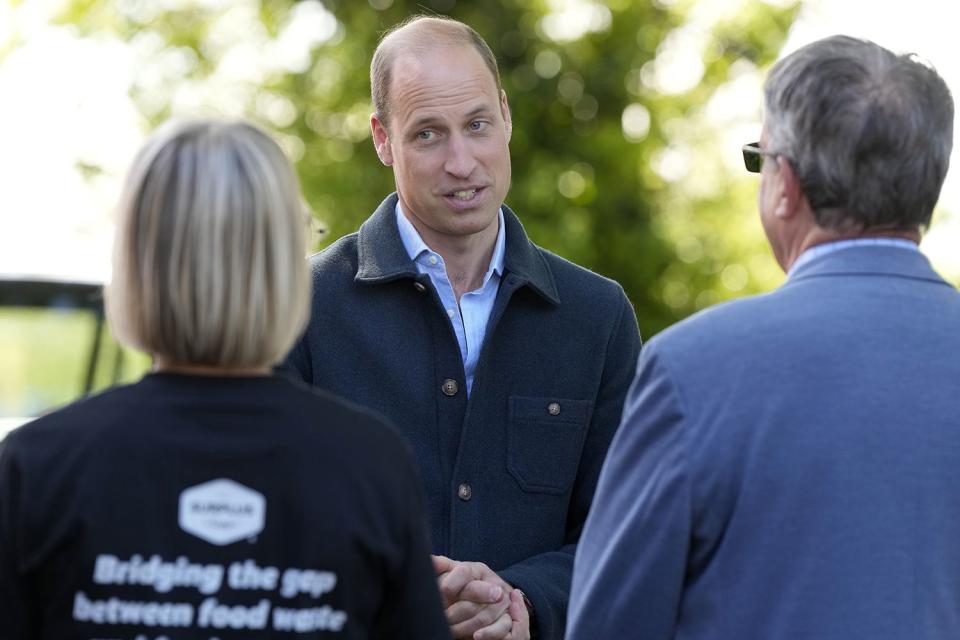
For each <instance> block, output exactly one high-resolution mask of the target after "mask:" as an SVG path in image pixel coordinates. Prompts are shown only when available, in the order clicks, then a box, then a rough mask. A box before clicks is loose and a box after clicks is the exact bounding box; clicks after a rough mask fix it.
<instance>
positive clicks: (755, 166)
mask: <svg viewBox="0 0 960 640" xmlns="http://www.w3.org/2000/svg"><path fill="white" fill-rule="evenodd" d="M779 155H783V154H780V153H777V152H776V151H765V150H763V149H761V148H760V143H759V142H751V143H750V144H745V145H743V166H745V167H746V168H747V171H749V172H750V173H760V169H762V168H763V156H770V157H771V158H775V157H777V156H779Z"/></svg>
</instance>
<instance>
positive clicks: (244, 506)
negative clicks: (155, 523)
mask: <svg viewBox="0 0 960 640" xmlns="http://www.w3.org/2000/svg"><path fill="white" fill-rule="evenodd" d="M266 513H267V499H266V498H265V497H264V496H263V494H262V493H260V492H259V491H254V490H253V489H251V488H250V487H245V486H243V485H242V484H240V483H239V482H234V481H233V480H229V479H227V478H218V479H216V480H210V481H209V482H204V483H202V484H198V485H196V486H193V487H189V488H188V489H185V490H184V491H183V493H181V494H180V517H179V523H180V528H181V529H183V530H184V531H186V532H187V533H189V534H190V535H193V536H196V537H198V538H200V539H202V540H206V541H207V542H209V543H210V544H215V545H218V546H223V545H227V544H230V543H232V542H236V541H238V540H243V539H244V538H251V537H253V536H255V535H257V534H258V533H260V532H261V531H263V523H264V520H265V516H266Z"/></svg>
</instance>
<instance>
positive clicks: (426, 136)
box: [417, 130, 433, 140]
mask: <svg viewBox="0 0 960 640" xmlns="http://www.w3.org/2000/svg"><path fill="white" fill-rule="evenodd" d="M417 139H418V140H433V131H429V130H424V131H421V132H419V133H418V134H417Z"/></svg>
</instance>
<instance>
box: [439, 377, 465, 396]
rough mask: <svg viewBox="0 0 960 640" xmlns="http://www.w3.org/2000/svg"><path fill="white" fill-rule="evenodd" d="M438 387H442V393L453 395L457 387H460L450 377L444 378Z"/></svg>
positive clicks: (455, 393)
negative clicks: (441, 384)
mask: <svg viewBox="0 0 960 640" xmlns="http://www.w3.org/2000/svg"><path fill="white" fill-rule="evenodd" d="M440 388H441V389H443V393H444V394H445V395H448V396H455V395H457V389H459V388H460V387H459V385H457V381H456V380H454V379H452V378H447V379H446V380H444V381H443V386H442V387H440Z"/></svg>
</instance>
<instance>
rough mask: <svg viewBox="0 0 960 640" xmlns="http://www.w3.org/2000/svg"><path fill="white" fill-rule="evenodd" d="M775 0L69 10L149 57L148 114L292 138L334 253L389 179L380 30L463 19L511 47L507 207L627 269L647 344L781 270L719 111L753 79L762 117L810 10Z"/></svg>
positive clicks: (144, 106) (187, 1)
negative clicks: (374, 125)
mask: <svg viewBox="0 0 960 640" xmlns="http://www.w3.org/2000/svg"><path fill="white" fill-rule="evenodd" d="M732 5H737V7H736V10H735V11H733V12H732V13H731V11H730V7H731V6H732ZM778 5H779V6H778ZM778 5H774V4H772V3H771V4H767V3H763V2H748V3H742V4H740V3H728V2H727V3H724V2H717V1H710V2H702V1H701V2H695V1H693V0H654V1H651V2H638V1H636V0H606V1H604V2H600V1H598V0H532V1H527V0H499V1H485V2H466V1H463V0H461V1H460V2H458V1H457V0H419V1H417V2H414V1H406V0H368V1H366V2H362V1H360V0H324V1H323V2H322V3H321V2H320V1H319V0H304V1H303V2H292V1H291V0H259V1H257V0H246V1H237V2H220V1H216V0H168V1H166V2H163V3H158V2H153V1H152V0H117V1H113V2H108V1H106V0H72V1H71V2H69V3H68V4H67V5H66V8H65V9H64V11H63V13H62V15H61V17H60V21H61V22H62V23H64V24H68V25H72V26H73V27H75V28H77V29H79V30H80V31H81V33H83V34H84V35H86V36H89V37H118V38H120V39H122V40H124V41H126V42H128V43H130V45H131V47H133V48H134V49H135V50H136V51H137V52H138V55H139V60H140V61H141V66H139V67H138V69H137V74H136V77H135V78H134V80H133V85H132V88H131V95H132V97H133V98H134V100H135V101H136V103H137V105H138V108H139V109H140V111H141V112H142V113H143V115H144V117H145V119H146V122H147V123H148V124H151V125H153V124H157V123H159V122H160V121H162V120H163V119H165V118H166V117H168V116H169V115H171V114H175V113H184V112H194V113H196V112H198V111H209V110H213V111H220V112H226V113H228V114H234V115H244V116H247V117H250V118H252V119H253V120H256V121H258V122H261V123H262V124H265V125H266V126H268V127H270V128H271V129H273V130H274V131H275V132H277V133H278V135H279V136H280V138H281V141H282V143H283V144H284V146H285V147H286V149H287V151H288V152H289V153H290V154H291V156H292V157H293V159H294V160H296V162H297V168H298V171H299V174H300V177H301V180H302V183H303V187H304V193H305V196H306V198H307V200H308V201H309V203H310V204H311V206H312V207H313V209H314V211H315V212H316V214H317V216H318V217H319V218H320V220H322V222H323V224H324V225H325V226H326V227H327V229H328V230H329V232H328V233H327V234H325V235H324V236H322V237H321V238H320V239H319V240H318V243H317V246H318V247H319V246H321V245H323V244H325V243H328V242H330V241H332V240H333V239H335V238H337V237H339V236H341V235H343V234H345V233H348V232H351V231H353V230H355V229H356V228H357V227H358V226H359V224H360V223H361V222H362V221H363V220H364V219H365V218H366V217H367V216H368V215H369V214H370V212H372V210H373V209H374V207H375V206H376V205H377V204H378V203H379V202H380V199H381V198H382V197H383V196H385V195H386V194H387V193H389V192H390V191H392V190H393V179H392V175H391V172H390V170H389V169H387V168H385V167H383V166H382V165H380V163H379V161H378V159H377V157H376V155H375V153H374V150H373V145H372V144H371V142H370V140H369V126H368V118H369V114H370V111H371V106H370V98H369V81H368V73H369V72H368V69H369V62H370V56H371V54H372V52H373V50H374V48H375V46H376V43H377V41H378V39H379V37H380V35H381V34H382V33H383V31H384V30H386V29H387V28H389V27H390V26H392V25H394V24H396V23H397V22H400V21H402V20H404V19H405V18H407V17H408V16H410V15H412V14H416V13H438V14H443V15H449V16H451V17H454V18H457V19H460V20H463V21H464V22H467V23H468V24H470V25H472V26H473V27H474V28H475V29H477V31H479V32H480V33H481V34H482V35H483V36H484V37H485V38H486V39H487V41H488V42H489V43H490V45H491V48H492V49H493V50H494V52H495V53H496V54H497V55H498V58H499V62H500V66H501V75H502V77H503V82H504V87H505V89H506V91H507V95H508V97H509V100H510V103H511V110H512V115H513V120H514V135H513V139H512V141H511V149H512V157H513V182H514V184H513V187H512V189H511V192H510V194H509V196H508V204H510V206H511V207H512V208H513V209H514V210H516V211H517V212H518V213H519V215H520V217H521V219H522V220H523V222H524V225H525V226H526V229H527V231H528V233H529V234H530V236H531V237H532V238H533V239H534V240H535V241H536V242H537V243H539V244H540V245H542V246H544V247H546V248H548V249H550V250H552V251H555V252H556V253H558V254H560V255H563V256H565V257H567V258H569V259H571V260H573V261H575V262H578V263H580V264H582V265H584V266H587V267H589V268H591V269H593V270H594V271H597V272H599V273H602V274H604V275H606V276H609V277H611V278H614V279H616V280H617V281H619V282H620V283H621V284H622V285H623V287H624V288H625V289H626V291H627V294H628V296H629V297H630V299H631V300H632V302H633V303H634V305H635V307H636V309H637V316H638V318H639V322H640V328H641V332H642V334H643V335H644V337H645V338H648V337H649V336H651V335H652V334H653V333H655V332H656V331H659V330H660V329H662V328H664V327H665V326H667V325H669V324H671V323H673V322H675V321H676V320H678V319H680V318H682V317H684V316H686V315H688V314H690V313H692V312H693V311H695V310H697V309H698V308H702V307H704V306H706V305H709V304H711V303H714V302H717V301H719V300H722V299H725V298H728V297H731V296H733V295H740V294H743V293H749V292H754V291H759V290H763V289H766V288H768V287H769V286H770V285H771V284H774V283H776V282H777V279H778V278H779V277H780V276H778V274H777V273H776V270H775V265H774V264H773V261H772V258H770V257H769V255H768V250H767V249H766V246H765V243H764V241H763V238H762V232H761V230H760V227H759V224H758V223H757V222H756V220H755V214H754V211H755V205H754V203H753V191H754V189H755V180H751V179H749V178H748V177H746V176H740V175H739V173H738V172H737V170H736V167H735V164H736V161H737V154H738V149H737V148H736V147H731V143H730V141H729V140H728V139H727V138H728V137H729V136H728V135H726V134H729V133H730V132H731V128H730V127H727V126H726V124H725V123H724V122H723V119H722V118H720V121H719V124H718V119H717V116H716V114H715V113H711V112H712V111H713V112H715V111H718V110H719V111H721V112H722V111H723V108H722V107H723V104H727V111H728V112H729V110H730V107H729V104H730V101H731V98H730V92H731V89H730V87H731V86H733V85H735V84H736V83H738V82H739V83H740V84H741V85H745V86H746V88H747V89H748V90H749V89H752V90H753V91H751V92H750V93H748V94H747V98H746V100H749V102H748V103H743V102H742V100H741V101H740V102H737V98H735V97H734V98H733V101H734V103H735V109H734V111H737V110H739V114H738V115H737V114H735V115H734V116H733V117H729V114H728V118H727V119H728V120H729V121H730V122H741V123H742V122H743V121H744V120H745V119H746V120H748V121H749V120H750V119H751V118H752V119H753V120H758V119H759V109H760V104H761V98H762V96H761V94H760V84H759V80H757V79H758V78H759V72H758V69H762V68H763V67H765V66H767V65H768V64H769V63H770V62H771V61H772V60H773V58H774V57H775V56H776V55H777V53H778V51H779V49H780V46H781V44H782V42H783V40H784V39H785V37H786V34H787V31H788V28H789V26H790V24H791V22H792V20H793V18H794V16H795V15H796V12H797V10H798V5H796V4H787V5H784V4H783V3H782V2H780V3H778ZM744 78H746V79H750V78H753V79H754V80H753V82H752V83H751V82H749V81H744V80H743V79H744ZM718 104H719V105H720V106H719V107H718V106H717V105H718ZM744 135H748V134H744ZM758 137H759V130H756V131H753V132H752V139H756V138H758ZM750 141H751V139H743V140H737V144H742V143H745V142H750ZM721 145H724V147H723V148H724V149H725V151H724V152H721ZM731 154H732V155H731ZM731 157H732V160H730V158H731ZM723 158H726V160H727V162H726V163H724V162H722V161H721V160H722V159H723ZM734 176H736V177H734Z"/></svg>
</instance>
